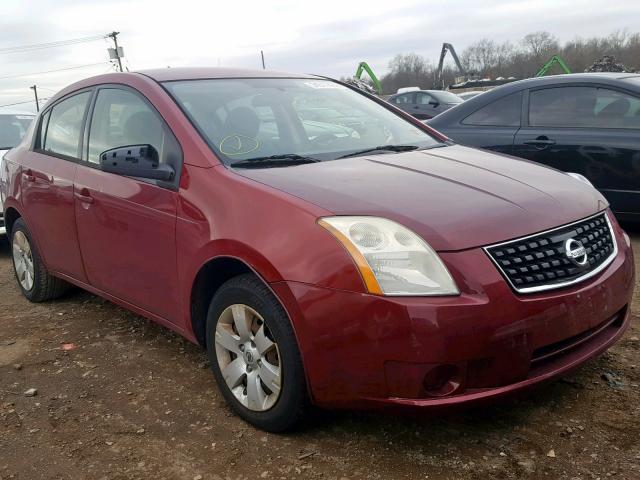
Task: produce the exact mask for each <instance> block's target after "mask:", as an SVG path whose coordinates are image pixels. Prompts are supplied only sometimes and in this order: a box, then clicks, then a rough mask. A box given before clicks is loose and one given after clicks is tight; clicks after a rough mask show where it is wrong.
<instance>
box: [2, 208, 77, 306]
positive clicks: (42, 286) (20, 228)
mask: <svg viewBox="0 0 640 480" xmlns="http://www.w3.org/2000/svg"><path fill="white" fill-rule="evenodd" d="M18 232H22V234H23V235H24V236H25V237H26V239H27V241H28V242H29V247H30V248H31V258H32V260H33V285H32V287H31V288H30V289H29V290H27V289H25V287H23V285H22V283H21V282H20V279H19V278H18V272H17V269H16V263H15V259H14V257H13V248H12V246H13V241H14V238H15V236H16V234H17V233H18ZM31 238H32V237H31V233H30V232H29V229H28V228H27V225H26V224H25V222H24V220H22V218H18V219H17V220H16V221H15V223H14V224H13V226H12V228H11V242H10V244H11V246H10V248H11V252H12V254H11V259H12V262H13V272H14V274H15V277H16V280H17V282H18V286H19V287H20V290H21V291H22V294H23V295H24V296H25V297H26V298H27V299H28V300H29V301H30V302H34V303H38V302H45V301H47V300H53V299H54V298H58V297H60V296H61V295H62V294H64V293H65V292H66V291H67V290H69V287H70V285H69V284H68V283H67V282H65V281H64V280H61V279H59V278H56V277H54V276H52V275H49V272H48V271H47V267H45V265H44V263H43V262H42V259H41V258H40V253H39V252H38V248H37V247H36V245H35V243H34V242H33V241H32V239H31Z"/></svg>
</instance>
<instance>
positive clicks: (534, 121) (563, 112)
mask: <svg viewBox="0 0 640 480" xmlns="http://www.w3.org/2000/svg"><path fill="white" fill-rule="evenodd" d="M529 125H531V126H534V127H596V128H634V129H637V128H640V99H639V98H637V97H634V96H631V95H628V94H626V93H623V92H618V91H615V90H609V89H607V88H597V87H555V88H545V89H543V90H534V91H532V92H531V94H530V96H529Z"/></svg>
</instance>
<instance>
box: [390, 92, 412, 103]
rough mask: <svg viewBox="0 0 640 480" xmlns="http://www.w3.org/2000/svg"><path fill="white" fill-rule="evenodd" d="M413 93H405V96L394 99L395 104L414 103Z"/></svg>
mask: <svg viewBox="0 0 640 480" xmlns="http://www.w3.org/2000/svg"><path fill="white" fill-rule="evenodd" d="M413 96H414V94H413V93H405V94H404V95H399V96H397V97H396V98H394V99H393V103H397V104H404V103H413Z"/></svg>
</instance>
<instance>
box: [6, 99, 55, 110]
mask: <svg viewBox="0 0 640 480" xmlns="http://www.w3.org/2000/svg"><path fill="white" fill-rule="evenodd" d="M44 100H49V99H48V98H41V99H40V101H44ZM25 103H33V98H32V99H31V100H26V101H24V102H15V103H7V104H5V105H0V108H2V107H13V106H14V105H24V104H25Z"/></svg>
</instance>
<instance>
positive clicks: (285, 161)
mask: <svg viewBox="0 0 640 480" xmlns="http://www.w3.org/2000/svg"><path fill="white" fill-rule="evenodd" d="M320 161H321V160H319V159H317V158H313V157H304V156H302V155H298V154H297V153H283V154H279V155H269V156H267V157H254V158H247V159H246V160H239V161H237V162H235V163H232V164H231V166H232V167H240V168H256V167H257V168H260V167H264V166H265V164H270V163H271V164H274V165H281V166H286V165H301V164H304V163H316V162H320Z"/></svg>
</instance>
